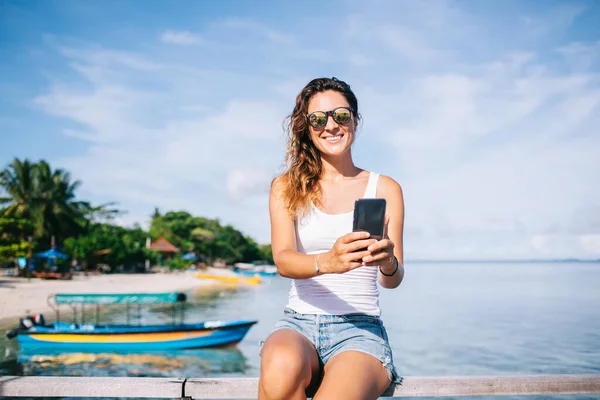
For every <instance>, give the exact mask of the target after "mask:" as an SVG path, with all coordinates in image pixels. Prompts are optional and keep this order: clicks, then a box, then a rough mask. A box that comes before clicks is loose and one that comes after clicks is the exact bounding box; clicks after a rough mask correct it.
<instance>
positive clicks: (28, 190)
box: [0, 159, 36, 220]
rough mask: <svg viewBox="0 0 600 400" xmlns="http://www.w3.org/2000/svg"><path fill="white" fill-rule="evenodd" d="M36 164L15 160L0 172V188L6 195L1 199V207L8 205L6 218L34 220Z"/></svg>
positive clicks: (4, 213) (5, 213) (5, 212)
mask: <svg viewBox="0 0 600 400" xmlns="http://www.w3.org/2000/svg"><path fill="white" fill-rule="evenodd" d="M34 169H35V164H32V163H31V162H29V160H27V159H25V160H24V161H21V160H19V159H15V160H14V161H13V162H12V163H11V164H10V165H9V166H8V167H7V168H6V169H4V170H3V171H1V172H0V186H1V187H2V189H3V191H4V192H5V195H4V196H3V197H0V205H8V207H7V208H6V209H5V210H4V212H3V215H4V216H5V217H21V218H25V219H28V220H33V214H34V211H33V210H34V209H35V203H36V200H35V196H36V194H35V191H36V190H35V172H34Z"/></svg>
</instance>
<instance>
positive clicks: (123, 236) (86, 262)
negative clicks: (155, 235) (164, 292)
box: [64, 224, 152, 271]
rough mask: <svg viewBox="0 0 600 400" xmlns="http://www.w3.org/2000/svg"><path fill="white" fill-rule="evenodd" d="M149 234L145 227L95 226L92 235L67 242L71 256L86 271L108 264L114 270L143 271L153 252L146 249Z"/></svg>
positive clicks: (84, 235)
mask: <svg viewBox="0 0 600 400" xmlns="http://www.w3.org/2000/svg"><path fill="white" fill-rule="evenodd" d="M146 236H147V233H146V232H144V231H143V230H142V229H141V228H139V227H138V228H134V229H128V228H124V227H121V226H116V225H111V224H93V225H91V227H90V230H89V232H88V233H86V234H83V235H79V236H77V237H72V238H68V239H66V240H65V247H64V250H65V252H66V253H67V254H70V255H71V256H72V257H74V258H76V259H78V260H80V262H81V263H82V264H83V266H84V268H86V269H89V268H94V267H95V266H96V265H97V264H106V265H108V266H109V267H110V268H111V271H114V270H115V269H116V268H117V267H119V266H123V267H124V269H127V270H141V269H142V267H143V265H144V262H145V260H146V258H147V257H152V255H151V254H150V253H151V252H150V251H149V250H147V249H146V248H145V241H146Z"/></svg>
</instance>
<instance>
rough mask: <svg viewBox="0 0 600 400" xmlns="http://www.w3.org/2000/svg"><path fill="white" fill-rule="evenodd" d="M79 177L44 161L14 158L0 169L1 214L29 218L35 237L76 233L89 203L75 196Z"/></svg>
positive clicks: (60, 236) (64, 236) (62, 235)
mask: <svg viewBox="0 0 600 400" xmlns="http://www.w3.org/2000/svg"><path fill="white" fill-rule="evenodd" d="M80 184H81V182H80V181H74V182H71V176H70V174H69V173H68V172H66V171H64V170H62V169H56V170H52V168H51V167H50V165H49V164H48V163H47V162H46V161H43V160H42V161H39V162H38V163H32V162H30V161H29V160H27V159H25V160H23V161H21V160H19V159H15V160H14V161H13V162H12V163H10V164H9V165H8V166H7V167H6V168H5V169H4V170H3V171H1V172H0V186H1V187H2V189H3V191H4V192H5V193H6V196H3V197H2V198H0V204H5V205H7V208H6V209H5V210H4V212H3V216H4V217H8V218H24V219H27V220H29V221H30V222H31V225H32V228H33V231H34V232H33V233H34V235H35V236H36V237H37V238H44V239H49V238H50V236H55V237H56V239H57V240H59V241H60V240H63V239H64V238H66V237H69V236H73V235H77V234H78V233H80V232H82V230H83V228H84V225H85V223H86V221H87V220H86V218H85V211H86V210H89V209H91V208H92V207H91V206H90V205H89V203H87V202H81V201H76V200H75V191H76V190H77V188H78V187H79V185H80Z"/></svg>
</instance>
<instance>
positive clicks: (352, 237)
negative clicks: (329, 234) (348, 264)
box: [340, 231, 371, 244]
mask: <svg viewBox="0 0 600 400" xmlns="http://www.w3.org/2000/svg"><path fill="white" fill-rule="evenodd" d="M369 236H371V234H370V233H369V232H366V231H357V232H350V233H347V234H345V235H344V236H342V237H341V238H340V239H341V241H342V243H346V244H348V243H352V242H354V241H356V240H361V239H368V238H369Z"/></svg>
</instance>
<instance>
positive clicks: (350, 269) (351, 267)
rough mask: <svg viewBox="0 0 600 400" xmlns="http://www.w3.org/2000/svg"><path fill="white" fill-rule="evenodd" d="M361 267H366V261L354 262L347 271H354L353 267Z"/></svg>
mask: <svg viewBox="0 0 600 400" xmlns="http://www.w3.org/2000/svg"><path fill="white" fill-rule="evenodd" d="M369 266H370V267H375V266H376V265H369ZM360 267H366V265H364V263H361V262H353V263H351V264H350V266H349V269H348V270H347V271H352V270H353V269H356V268H360ZM347 271H346V272H347Z"/></svg>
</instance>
